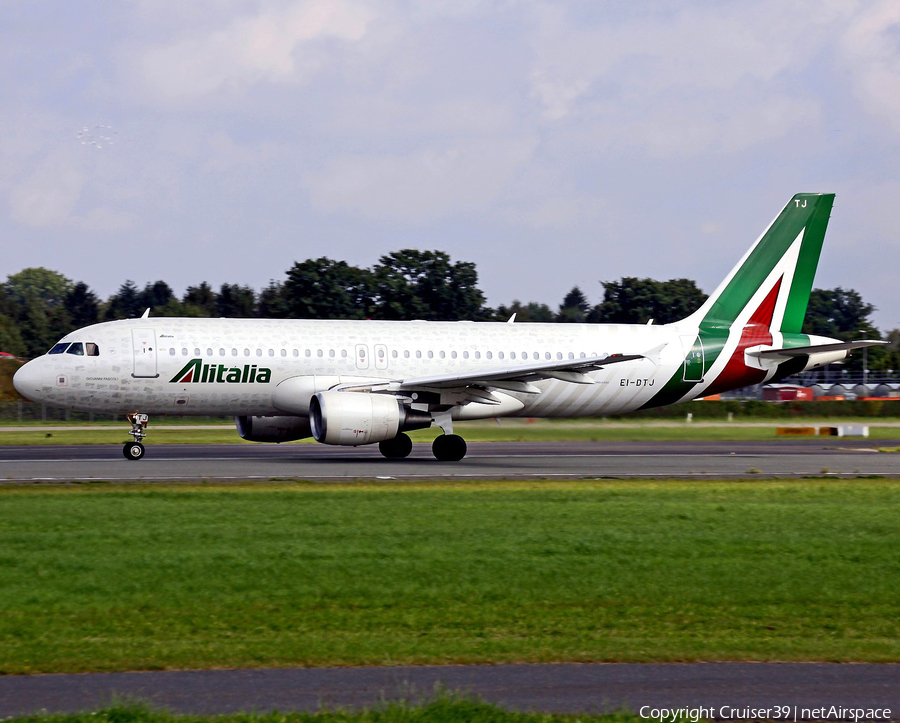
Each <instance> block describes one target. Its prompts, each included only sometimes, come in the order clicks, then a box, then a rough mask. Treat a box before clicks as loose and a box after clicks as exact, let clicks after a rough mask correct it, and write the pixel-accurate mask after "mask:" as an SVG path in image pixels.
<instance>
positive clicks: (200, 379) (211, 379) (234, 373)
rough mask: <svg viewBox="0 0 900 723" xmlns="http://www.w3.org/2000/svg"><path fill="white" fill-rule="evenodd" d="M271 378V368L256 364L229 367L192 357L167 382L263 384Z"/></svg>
mask: <svg viewBox="0 0 900 723" xmlns="http://www.w3.org/2000/svg"><path fill="white" fill-rule="evenodd" d="M271 378H272V370H271V369H268V368H266V367H258V366H256V364H244V366H242V367H229V366H226V365H225V364H204V363H203V360H202V359H192V360H191V361H189V362H188V363H187V364H185V365H184V368H183V369H182V370H181V371H180V372H178V374H176V375H175V376H174V377H172V378H171V379H170V380H169V384H265V383H266V382H268V381H269V380H270V379H271Z"/></svg>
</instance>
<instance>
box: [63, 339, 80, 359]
mask: <svg viewBox="0 0 900 723" xmlns="http://www.w3.org/2000/svg"><path fill="white" fill-rule="evenodd" d="M66 354H74V355H75V356H84V344H82V343H81V342H80V341H76V342H75V343H73V344H72V345H71V346H70V347H69V348H68V349H67V350H66Z"/></svg>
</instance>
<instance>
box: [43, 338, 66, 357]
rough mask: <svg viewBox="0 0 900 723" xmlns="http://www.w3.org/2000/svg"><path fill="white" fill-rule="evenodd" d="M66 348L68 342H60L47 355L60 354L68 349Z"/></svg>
mask: <svg viewBox="0 0 900 723" xmlns="http://www.w3.org/2000/svg"><path fill="white" fill-rule="evenodd" d="M68 347H69V342H67V341H61V342H60V343H59V344H57V345H56V346H55V347H53V348H52V349H51V350H50V351H48V352H47V353H48V354H62V353H63V352H64V351H65V350H66V349H68Z"/></svg>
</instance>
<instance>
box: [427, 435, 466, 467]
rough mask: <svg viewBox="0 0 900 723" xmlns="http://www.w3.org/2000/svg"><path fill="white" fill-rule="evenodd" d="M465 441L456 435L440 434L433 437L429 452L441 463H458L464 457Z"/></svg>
mask: <svg viewBox="0 0 900 723" xmlns="http://www.w3.org/2000/svg"><path fill="white" fill-rule="evenodd" d="M466 449H467V448H466V440H464V439H463V438H462V437H460V436H459V435H458V434H442V435H441V436H440V437H435V438H434V442H432V444H431V451H432V453H433V454H434V456H435V457H436V458H437V459H438V460H440V461H441V462H459V460H461V459H462V458H463V457H465V456H466Z"/></svg>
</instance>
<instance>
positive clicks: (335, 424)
mask: <svg viewBox="0 0 900 723" xmlns="http://www.w3.org/2000/svg"><path fill="white" fill-rule="evenodd" d="M309 421H310V426H311V428H312V435H313V437H315V439H316V441H317V442H322V443H324V444H341V445H347V446H354V447H355V446H357V445H360V444H371V443H373V442H383V441H385V440H387V439H393V438H394V437H396V436H397V435H398V434H399V433H400V432H402V431H404V430H409V429H427V428H428V427H430V426H431V415H430V414H429V413H428V412H422V411H419V410H415V409H408V408H407V407H404V406H403V405H402V404H401V403H400V402H398V401H397V400H396V399H395V398H394V397H392V396H389V395H384V394H370V393H368V392H319V393H318V394H316V395H315V396H314V397H313V398H312V399H311V400H310V403H309Z"/></svg>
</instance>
